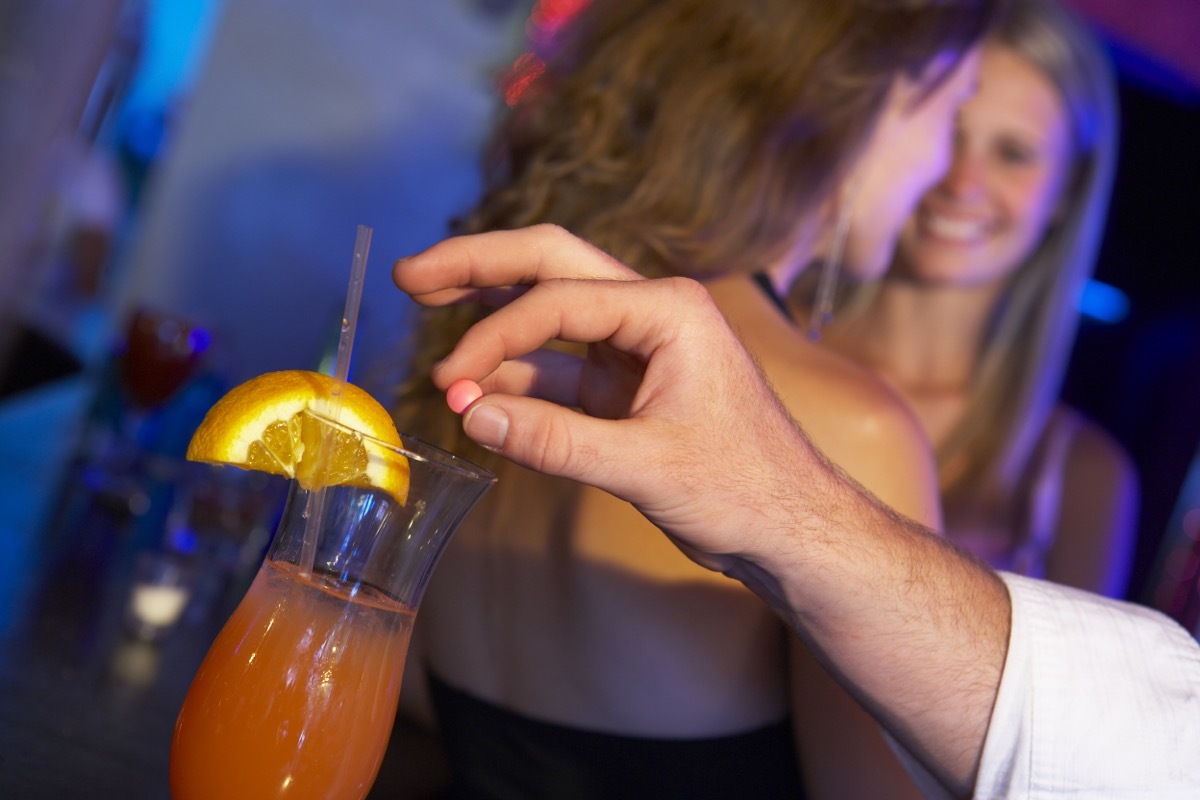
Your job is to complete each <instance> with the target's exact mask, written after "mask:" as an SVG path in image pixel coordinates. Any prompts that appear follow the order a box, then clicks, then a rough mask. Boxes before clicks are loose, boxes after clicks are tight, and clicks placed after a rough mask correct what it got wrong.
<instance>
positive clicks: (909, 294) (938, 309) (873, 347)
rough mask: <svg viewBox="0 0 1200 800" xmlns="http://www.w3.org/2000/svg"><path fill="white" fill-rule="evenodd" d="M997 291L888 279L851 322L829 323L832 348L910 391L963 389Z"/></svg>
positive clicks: (974, 361)
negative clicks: (933, 285) (870, 301)
mask: <svg viewBox="0 0 1200 800" xmlns="http://www.w3.org/2000/svg"><path fill="white" fill-rule="evenodd" d="M997 293H998V289H997V288H996V287H994V286H980V287H959V286H955V287H931V286H927V285H921V284H916V283H912V282H909V281H898V280H885V281H883V282H882V283H881V284H880V286H879V290H878V293H877V294H876V296H875V297H874V299H873V301H872V303H871V305H870V306H869V307H868V308H867V309H865V311H864V312H863V313H862V314H859V315H856V317H855V319H854V320H853V321H852V324H846V325H840V324H839V321H838V320H837V318H836V316H835V319H834V321H833V323H832V324H831V325H830V326H829V329H828V332H827V337H828V340H829V343H830V346H832V347H834V348H836V349H839V350H842V351H843V352H845V353H846V354H847V355H848V356H850V357H852V358H854V359H855V360H856V361H859V362H861V363H863V364H864V365H866V366H869V367H871V368H872V369H875V370H876V371H877V372H879V373H880V374H882V375H884V376H885V377H886V378H887V379H888V380H889V381H892V382H894V383H895V384H897V386H899V387H901V388H903V389H904V390H905V391H906V392H908V391H912V392H914V393H918V394H919V393H924V392H931V393H939V392H960V391H965V389H966V387H967V385H968V383H969V382H970V380H971V377H972V375H973V374H974V372H975V367H976V359H977V358H978V354H979V351H980V347H981V344H982V341H983V336H984V332H985V328H986V326H987V321H988V317H989V315H990V313H991V310H992V307H993V305H994V303H995V300H996V296H997Z"/></svg>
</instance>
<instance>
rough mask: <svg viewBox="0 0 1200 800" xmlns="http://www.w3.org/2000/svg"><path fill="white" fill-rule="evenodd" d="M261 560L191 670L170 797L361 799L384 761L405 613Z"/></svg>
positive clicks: (373, 595)
mask: <svg viewBox="0 0 1200 800" xmlns="http://www.w3.org/2000/svg"><path fill="white" fill-rule="evenodd" d="M355 595H356V596H354V597H347V596H346V595H345V593H344V591H343V590H341V589H339V588H338V587H336V586H333V585H328V584H326V583H325V582H324V581H322V579H321V578H320V577H319V576H317V575H310V576H308V577H302V576H301V575H299V574H297V570H296V568H295V567H294V566H293V565H290V564H286V563H283V564H276V563H274V562H272V561H270V560H268V561H266V562H265V563H264V564H263V566H262V568H261V570H260V571H259V573H258V576H257V577H256V578H255V579H254V582H253V584H252V585H251V587H250V589H249V591H248V592H247V593H246V596H245V598H244V599H243V600H242V602H241V604H240V605H239V606H238V608H237V610H236V611H235V612H234V614H233V616H232V617H231V618H230V619H229V621H228V622H227V623H226V625H225V627H224V629H223V630H222V631H221V634H220V636H219V637H218V638H217V640H216V642H215V643H214V644H213V646H212V649H211V650H210V651H209V653H208V655H207V657H206V658H205V660H204V663H203V664H202V665H201V667H200V670H199V671H198V672H197V674H196V677H195V680H194V681H193V683H192V686H191V689H190V690H189V692H188V695H187V699H186V700H185V701H184V705H183V709H182V710H181V711H180V714H179V720H178V723H177V724H176V728H175V739H174V742H173V744H172V748H171V793H172V795H173V797H174V798H175V800H189V799H190V798H197V799H199V798H218V797H219V798H223V799H225V800H239V799H240V798H245V799H246V800H269V799H270V798H313V800H317V799H318V798H320V800H336V799H337V798H347V799H348V800H349V799H352V798H362V797H364V796H366V794H367V792H368V791H369V790H370V787H371V784H372V782H373V781H374V779H375V774H376V773H377V772H378V770H379V765H380V763H381V762H382V760H383V754H384V750H385V749H386V746H387V742H388V736H389V734H390V732H391V728H392V722H393V719H394V718H395V712H396V702H397V699H398V697H399V694H400V678H401V675H402V673H403V671H404V657H405V653H406V652H407V649H408V640H409V635H410V633H411V630H412V620H413V611H412V610H411V609H409V608H407V607H405V606H403V605H401V604H400V603H398V602H396V601H394V600H391V599H389V598H387V597H385V596H383V595H381V594H379V593H377V592H372V591H371V590H370V589H368V588H366V587H363V586H359V587H358V589H357V591H356V593H355Z"/></svg>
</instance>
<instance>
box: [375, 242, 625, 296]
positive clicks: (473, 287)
mask: <svg viewBox="0 0 1200 800" xmlns="http://www.w3.org/2000/svg"><path fill="white" fill-rule="evenodd" d="M392 278H393V280H394V281H395V282H396V285H397V286H399V287H400V288H401V289H403V290H404V291H405V292H407V293H408V294H409V295H411V296H412V297H413V299H415V300H417V301H418V302H421V303H424V304H425V305H446V304H448V303H452V302H459V301H461V300H463V299H479V298H480V294H481V293H480V291H479V290H484V289H486V290H495V289H497V288H504V287H513V286H531V285H534V284H537V283H542V282H545V281H548V280H554V279H558V278H599V279H604V280H637V279H639V278H640V276H639V275H638V274H637V273H636V272H634V271H633V270H631V269H629V268H628V267H626V266H624V265H623V264H621V263H620V262H618V261H617V260H616V259H614V258H612V257H611V256H609V255H608V254H607V253H605V252H603V251H602V250H599V249H597V248H595V247H593V246H592V245H590V244H588V243H587V242H585V241H583V240H582V239H578V238H576V237H574V236H572V235H571V234H569V233H567V232H566V231H565V230H563V229H562V228H559V227H557V226H554V225H537V226H534V227H532V228H521V229H518V230H511V231H492V232H490V233H481V234H476V235H474V236H459V237H457V238H454V239H447V240H445V241H443V242H439V243H437V244H435V245H433V246H432V247H430V248H429V249H427V250H425V251H424V252H422V253H419V254H417V255H415V256H411V257H409V258H405V259H401V260H399V261H397V262H396V264H395V266H394V267H393V269H392ZM484 294H485V299H486V300H487V301H488V302H491V303H493V304H500V303H502V302H503V301H504V300H507V299H511V298H510V297H509V296H508V295H506V294H504V293H497V292H495V291H489V292H487V293H484Z"/></svg>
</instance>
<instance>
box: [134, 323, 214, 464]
mask: <svg viewBox="0 0 1200 800" xmlns="http://www.w3.org/2000/svg"><path fill="white" fill-rule="evenodd" d="M211 344H212V336H211V335H210V334H209V332H208V330H207V329H205V328H203V327H201V326H200V325H198V324H196V323H195V322H193V321H191V320H188V319H186V318H184V317H181V316H178V315H176V314H171V313H168V312H163V311H157V310H152V309H149V308H146V307H139V308H135V309H134V310H133V311H132V313H131V314H130V316H129V322H128V324H127V326H126V331H125V342H124V349H123V351H122V352H120V353H119V355H118V356H117V358H118V361H119V365H118V370H117V379H118V383H119V386H120V388H121V391H122V395H123V398H124V400H125V401H126V402H125V407H124V408H123V413H122V432H123V433H124V435H125V438H126V439H127V440H128V441H129V442H132V443H134V444H135V445H137V446H140V447H151V448H152V447H153V446H154V444H155V442H154V441H153V440H152V432H149V431H146V430H144V428H145V426H146V424H147V422H148V419H149V417H150V415H151V414H152V413H154V412H156V411H158V410H160V409H162V408H163V406H165V405H166V404H167V402H168V401H170V400H171V399H172V398H173V397H174V396H175V395H176V394H177V393H178V392H179V390H180V389H182V388H183V386H184V385H186V384H187V382H188V381H189V380H190V379H191V378H192V377H194V376H195V375H196V373H197V371H198V370H199V367H200V365H201V362H202V360H203V358H204V355H205V353H206V352H207V351H208V349H209V346H210V345H211Z"/></svg>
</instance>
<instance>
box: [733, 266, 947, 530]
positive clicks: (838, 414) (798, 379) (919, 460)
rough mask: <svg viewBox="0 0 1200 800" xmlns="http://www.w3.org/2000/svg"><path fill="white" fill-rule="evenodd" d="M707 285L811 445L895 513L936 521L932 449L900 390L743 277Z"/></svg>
mask: <svg viewBox="0 0 1200 800" xmlns="http://www.w3.org/2000/svg"><path fill="white" fill-rule="evenodd" d="M710 291H712V292H713V297H714V299H715V300H716V301H717V305H718V307H720V308H721V310H722V311H723V312H724V313H725V316H726V318H727V319H728V320H729V323H730V325H731V326H732V327H733V328H734V330H736V331H737V332H738V334H739V335H740V336H741V338H742V341H743V342H744V343H745V345H746V347H747V349H748V350H749V351H750V352H751V353H752V354H753V355H754V357H755V358H757V359H758V362H759V365H760V367H761V368H762V370H763V372H764V374H765V375H766V377H767V379H768V381H770V383H771V385H772V386H773V388H774V389H775V391H776V393H777V394H778V395H779V398H780V399H781V400H782V401H783V403H784V405H785V406H786V407H787V409H788V411H789V412H791V414H792V416H793V417H795V418H796V420H797V421H798V422H799V423H800V425H801V427H803V428H804V430H805V431H806V432H807V433H808V435H809V436H810V437H811V438H812V440H813V441H814V442H815V443H816V445H817V447H819V448H820V449H821V450H822V451H823V452H824V453H825V454H826V455H827V456H828V457H829V458H830V460H832V461H833V462H834V463H835V464H837V465H838V466H839V467H841V468H842V469H843V470H844V471H845V472H846V473H847V474H848V475H850V476H851V477H852V478H854V479H855V480H857V481H858V482H859V483H861V484H862V485H863V486H864V487H866V488H867V489H868V490H870V491H871V492H873V493H875V494H876V495H877V496H878V497H879V498H880V499H882V500H883V501H884V502H886V503H888V504H889V505H891V506H892V507H894V508H896V509H897V510H899V511H900V512H901V513H903V514H906V515H908V516H910V517H914V518H916V519H919V520H920V521H922V522H924V523H926V524H930V525H934V524H937V523H940V514H939V513H938V511H937V477H936V469H935V467H934V464H933V457H932V452H931V449H930V446H929V443H928V440H927V438H926V437H925V434H924V431H923V430H922V428H921V425H920V422H919V421H918V420H917V418H916V416H915V415H914V414H913V413H912V412H911V411H910V410H909V408H908V406H907V405H906V404H905V403H904V401H903V400H902V399H901V398H900V397H899V395H897V394H896V393H895V392H894V391H893V390H892V389H891V388H890V387H889V386H887V384H885V383H884V382H883V381H882V380H881V379H880V378H878V377H877V376H876V375H874V374H873V373H871V372H869V371H868V370H866V369H864V368H862V367H860V366H858V365H857V364H854V363H852V362H850V361H849V360H848V359H846V358H845V357H843V356H841V355H839V354H837V353H834V352H832V351H831V350H829V349H827V348H824V347H822V346H821V345H820V344H818V343H814V342H812V341H810V340H809V339H808V338H807V336H806V335H805V333H804V332H803V331H801V330H800V329H799V328H797V327H796V326H795V325H794V324H792V323H791V322H789V321H788V320H787V319H786V318H785V317H783V316H782V315H781V314H779V313H778V312H777V311H776V310H775V308H774V307H773V306H772V305H771V304H770V303H769V301H767V300H766V298H765V297H764V296H763V295H762V294H761V292H759V291H758V290H757V289H756V288H755V287H753V286H751V285H749V281H745V282H744V283H738V282H730V281H723V282H722V283H721V284H719V285H718V286H717V287H716V288H715V290H714V289H713V288H710Z"/></svg>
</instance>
